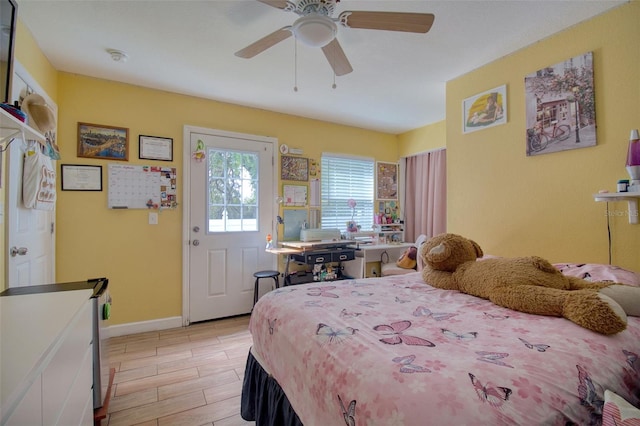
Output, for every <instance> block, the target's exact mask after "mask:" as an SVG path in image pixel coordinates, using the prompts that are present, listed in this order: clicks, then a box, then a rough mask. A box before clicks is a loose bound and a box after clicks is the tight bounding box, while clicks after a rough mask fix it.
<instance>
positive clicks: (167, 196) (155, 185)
mask: <svg viewBox="0 0 640 426" xmlns="http://www.w3.org/2000/svg"><path fill="white" fill-rule="evenodd" d="M176 180H177V174H176V168H175V167H159V166H131V165H120V164H109V179H108V184H109V187H108V194H109V195H108V198H109V202H108V204H109V208H110V209H166V208H175V207H177V205H178V200H177V198H176Z"/></svg>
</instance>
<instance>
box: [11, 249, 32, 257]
mask: <svg viewBox="0 0 640 426" xmlns="http://www.w3.org/2000/svg"><path fill="white" fill-rule="evenodd" d="M28 251H29V250H28V249H27V248H26V247H20V248H18V247H11V248H10V249H9V254H10V255H11V257H16V255H17V256H24V255H25V254H27V252H28Z"/></svg>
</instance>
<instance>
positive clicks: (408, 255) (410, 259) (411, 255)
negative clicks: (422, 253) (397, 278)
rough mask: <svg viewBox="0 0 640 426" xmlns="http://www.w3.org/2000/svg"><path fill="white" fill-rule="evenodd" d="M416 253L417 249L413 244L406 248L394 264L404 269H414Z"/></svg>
mask: <svg viewBox="0 0 640 426" xmlns="http://www.w3.org/2000/svg"><path fill="white" fill-rule="evenodd" d="M417 254H418V249H417V248H415V247H414V246H411V247H409V248H407V249H406V250H405V251H404V253H402V256H400V258H399V259H398V260H397V261H396V266H398V267H400V268H404V269H415V268H416V264H417V262H416V257H417Z"/></svg>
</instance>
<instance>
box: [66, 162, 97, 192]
mask: <svg viewBox="0 0 640 426" xmlns="http://www.w3.org/2000/svg"><path fill="white" fill-rule="evenodd" d="M60 186H61V188H62V190H63V191H102V166H87V165H79V164H62V165H60Z"/></svg>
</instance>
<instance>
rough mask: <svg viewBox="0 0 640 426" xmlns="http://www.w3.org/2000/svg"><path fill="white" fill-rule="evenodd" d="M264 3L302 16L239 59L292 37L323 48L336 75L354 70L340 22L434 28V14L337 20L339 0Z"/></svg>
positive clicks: (352, 14)
mask: <svg viewBox="0 0 640 426" xmlns="http://www.w3.org/2000/svg"><path fill="white" fill-rule="evenodd" d="M258 1H259V2H261V3H264V4H267V5H269V6H272V7H275V8H277V9H281V10H284V11H286V12H293V13H295V14H297V15H299V16H300V18H298V19H297V20H296V21H295V22H294V23H293V25H287V26H286V27H282V28H280V29H279V30H276V31H274V32H272V33H271V34H269V35H267V36H266V37H263V38H261V39H260V40H258V41H256V42H254V43H252V44H250V45H249V46H247V47H245V48H244V49H242V50H239V51H237V52H236V53H235V55H236V56H238V57H240V58H246V59H249V58H253V57H254V56H256V55H257V54H259V53H261V52H264V51H265V50H267V49H268V48H270V47H272V46H274V45H276V44H277V43H279V42H281V41H283V40H286V39H287V38H289V37H291V36H292V35H293V36H294V37H295V38H296V40H298V41H300V42H302V43H304V44H306V45H307V46H311V47H320V48H322V52H323V53H324V55H325V57H326V58H327V60H328V61H329V64H330V65H331V68H333V71H334V73H335V75H345V74H349V73H350V72H351V71H353V68H352V67H351V64H350V63H349V60H348V59H347V56H346V55H345V53H344V51H343V50H342V47H341V46H340V43H339V42H338V40H337V39H336V35H337V32H338V26H337V25H336V23H339V24H340V25H342V26H343V27H346V28H361V29H371V30H387V31H404V32H410V33H426V32H427V31H429V30H430V29H431V26H432V25H433V20H434V15H433V14H431V13H404V12H368V11H345V12H342V13H341V14H340V15H339V16H338V17H337V18H333V17H332V15H333V12H334V9H335V6H336V3H338V2H339V1H340V0H297V1H296V0H258Z"/></svg>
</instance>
